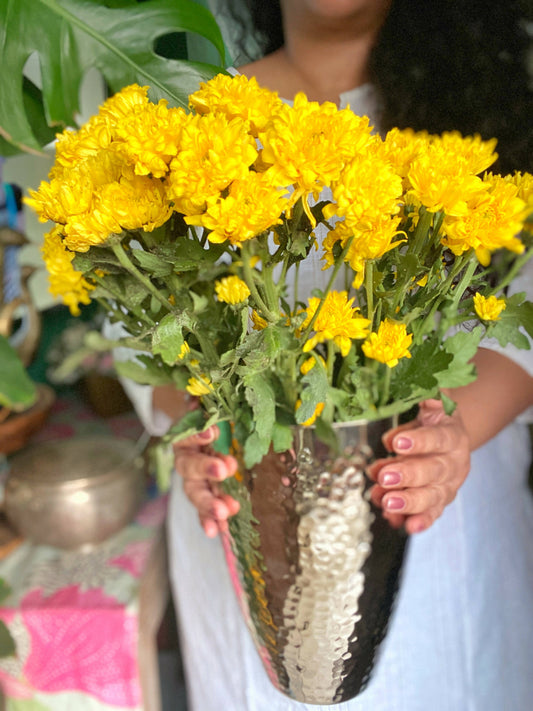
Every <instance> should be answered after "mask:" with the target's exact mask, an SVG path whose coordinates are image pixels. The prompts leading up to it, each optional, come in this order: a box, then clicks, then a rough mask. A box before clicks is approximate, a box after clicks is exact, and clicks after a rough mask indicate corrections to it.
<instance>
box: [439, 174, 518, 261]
mask: <svg viewBox="0 0 533 711" xmlns="http://www.w3.org/2000/svg"><path fill="white" fill-rule="evenodd" d="M482 185H483V188H484V192H483V193H478V194H477V195H476V197H475V199H472V200H471V201H470V204H469V210H468V212H467V214H466V215H464V216H462V217H460V218H450V217H446V218H445V220H444V225H443V231H444V233H445V236H444V237H443V239H442V243H443V244H444V245H446V246H447V247H448V248H449V249H450V250H451V251H452V252H453V253H454V254H457V255H460V254H463V252H466V251H467V250H469V249H474V250H475V252H476V256H477V258H478V259H479V261H480V262H481V264H483V265H484V266H487V265H488V264H490V258H491V253H492V252H494V251H495V250H497V249H502V248H505V249H508V250H510V251H511V252H515V253H516V254H521V253H522V252H523V251H524V245H523V243H522V242H521V241H520V239H519V238H518V236H517V235H518V234H519V233H520V232H521V230H522V228H523V226H524V221H525V219H526V217H527V216H528V213H529V209H528V207H527V205H526V203H525V202H524V201H523V200H521V199H520V198H519V197H518V196H517V192H518V187H517V186H516V185H514V184H513V183H511V182H509V181H507V180H506V179H505V178H502V177H500V176H497V175H495V176H492V175H490V174H489V175H486V176H485V178H484V180H483V183H482Z"/></svg>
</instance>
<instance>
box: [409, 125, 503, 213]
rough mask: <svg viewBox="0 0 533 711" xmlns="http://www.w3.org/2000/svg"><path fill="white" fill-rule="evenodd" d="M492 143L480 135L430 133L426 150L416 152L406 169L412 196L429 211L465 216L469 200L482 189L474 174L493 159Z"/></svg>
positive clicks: (479, 180)
mask: <svg viewBox="0 0 533 711" xmlns="http://www.w3.org/2000/svg"><path fill="white" fill-rule="evenodd" d="M494 146H495V141H487V142H484V141H482V140H481V139H480V138H479V136H474V137H466V138H462V137H461V136H460V134H458V133H449V134H445V135H444V137H442V138H441V137H439V136H433V137H432V140H431V142H430V143H428V146H427V150H425V151H423V152H421V153H419V155H418V156H417V157H416V158H415V159H414V160H413V161H412V163H411V167H410V168H409V171H408V179H409V182H410V184H411V186H412V193H413V195H414V196H415V197H416V199H417V200H419V201H420V202H421V203H422V205H424V206H425V207H426V208H427V209H428V210H429V211H430V212H437V211H440V210H442V211H444V212H445V213H446V215H449V216H451V217H461V216H464V215H466V214H467V212H468V203H469V201H470V200H472V199H474V198H475V197H476V195H478V194H479V193H482V192H483V189H484V188H483V182H482V181H481V179H480V178H478V177H477V173H479V172H480V170H483V169H484V167H487V166H488V165H490V164H491V162H492V161H493V160H494V159H495V158H496V154H495V153H494Z"/></svg>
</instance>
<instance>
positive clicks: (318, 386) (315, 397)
mask: <svg viewBox="0 0 533 711" xmlns="http://www.w3.org/2000/svg"><path fill="white" fill-rule="evenodd" d="M302 384H303V386H304V387H303V389H302V391H301V394H300V397H301V400H302V404H301V405H300V407H299V408H298V409H297V410H296V422H298V423H300V424H302V423H303V422H307V420H309V419H310V418H311V417H313V415H314V414H315V411H316V408H317V405H318V404H319V403H320V402H326V400H327V397H328V390H329V383H328V376H327V373H326V370H325V368H323V367H322V366H321V365H320V364H319V363H317V364H316V365H315V366H314V368H311V370H310V371H309V372H308V373H307V374H306V375H305V376H304V377H303V378H302Z"/></svg>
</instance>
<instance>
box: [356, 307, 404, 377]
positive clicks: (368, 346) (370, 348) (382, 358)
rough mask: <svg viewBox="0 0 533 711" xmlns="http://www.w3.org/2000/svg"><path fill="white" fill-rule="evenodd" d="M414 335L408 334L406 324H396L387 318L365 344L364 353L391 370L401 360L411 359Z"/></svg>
mask: <svg viewBox="0 0 533 711" xmlns="http://www.w3.org/2000/svg"><path fill="white" fill-rule="evenodd" d="M412 340H413V334H412V333H409V334H408V333H407V327H406V325H405V324H404V323H396V322H394V321H391V319H388V318H386V319H385V320H384V321H382V322H381V323H380V324H379V328H378V331H377V333H371V334H370V336H369V337H368V338H367V340H366V341H365V342H364V343H363V353H364V354H365V355H366V357H367V358H372V359H373V360H377V361H379V362H380V363H385V364H386V365H388V366H389V368H394V366H395V365H398V361H399V360H400V358H410V357H411V354H410V353H409V346H410V345H411V341H412Z"/></svg>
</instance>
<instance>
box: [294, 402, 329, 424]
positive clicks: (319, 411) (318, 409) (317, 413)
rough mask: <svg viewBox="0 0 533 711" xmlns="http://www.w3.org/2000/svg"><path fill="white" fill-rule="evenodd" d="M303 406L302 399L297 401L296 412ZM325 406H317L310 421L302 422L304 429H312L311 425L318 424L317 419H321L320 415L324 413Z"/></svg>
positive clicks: (323, 404) (320, 403)
mask: <svg viewBox="0 0 533 711" xmlns="http://www.w3.org/2000/svg"><path fill="white" fill-rule="evenodd" d="M301 406H302V401H301V400H300V399H298V400H297V401H296V410H297V411H298V410H299V409H300V407H301ZM324 406H325V403H323V402H319V403H318V404H317V406H316V407H315V411H314V412H313V414H312V415H311V417H310V418H309V419H308V420H306V421H305V422H302V425H303V426H304V427H310V426H311V425H314V424H315V422H316V418H317V417H320V415H321V414H322V412H323V411H324Z"/></svg>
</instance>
